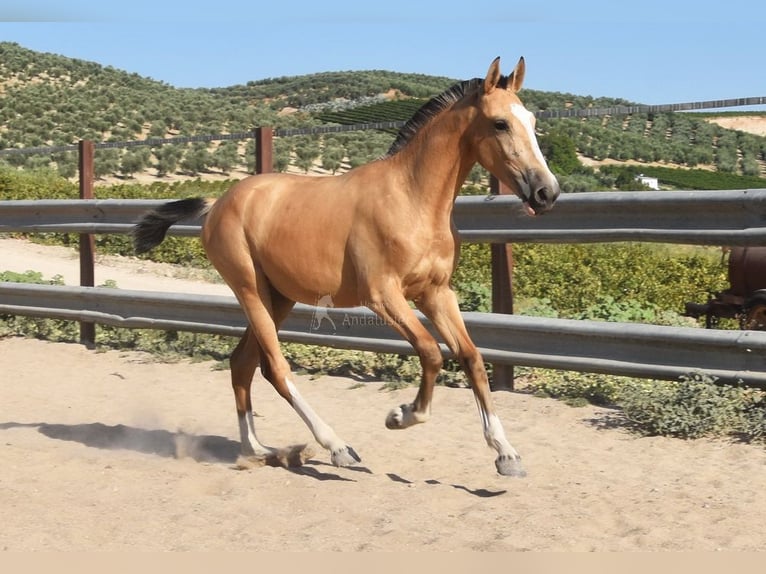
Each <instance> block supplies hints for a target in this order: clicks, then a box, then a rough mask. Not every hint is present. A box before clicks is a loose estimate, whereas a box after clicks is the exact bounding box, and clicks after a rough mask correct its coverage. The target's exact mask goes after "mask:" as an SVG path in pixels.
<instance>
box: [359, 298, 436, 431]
mask: <svg viewBox="0 0 766 574" xmlns="http://www.w3.org/2000/svg"><path fill="white" fill-rule="evenodd" d="M367 306H368V307H369V308H370V309H371V310H373V311H374V312H375V313H377V315H378V316H379V317H381V319H383V320H384V321H385V323H386V324H387V325H389V326H390V327H392V328H393V329H394V330H395V331H397V332H398V333H399V334H400V335H402V337H404V338H405V339H406V340H407V341H408V342H409V343H410V344H411V345H412V346H413V348H414V349H415V351H416V352H417V354H418V357H419V358H420V365H421V368H422V369H423V374H422V377H421V381H420V388H419V389H418V394H417V396H416V397H415V400H414V401H413V402H412V403H409V404H403V405H399V406H398V407H395V408H394V409H392V410H391V411H390V412H389V413H388V416H387V417H386V427H388V428H389V429H405V428H408V427H411V426H412V425H415V424H419V423H424V422H426V421H427V420H428V419H429V418H430V417H431V398H432V397H433V390H434V384H435V383H436V377H437V376H438V374H439V371H440V370H441V367H442V363H443V357H442V354H441V349H440V348H439V344H438V343H437V341H436V339H434V337H433V336H432V335H431V333H429V332H428V329H426V328H425V327H424V326H423V325H422V323H421V322H420V321H419V320H418V318H417V316H416V315H415V313H414V312H413V310H412V308H411V307H410V306H409V304H408V303H407V300H406V299H405V298H404V296H403V295H402V294H401V292H398V291H394V290H392V292H390V293H388V294H387V295H386V296H380V297H376V298H374V299H373V301H372V302H370V303H368V304H367Z"/></svg>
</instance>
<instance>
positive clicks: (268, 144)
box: [255, 127, 274, 173]
mask: <svg viewBox="0 0 766 574" xmlns="http://www.w3.org/2000/svg"><path fill="white" fill-rule="evenodd" d="M273 151H274V129H273V128H271V127H260V128H255V173H271V172H272V171H274V160H273V157H274V155H273Z"/></svg>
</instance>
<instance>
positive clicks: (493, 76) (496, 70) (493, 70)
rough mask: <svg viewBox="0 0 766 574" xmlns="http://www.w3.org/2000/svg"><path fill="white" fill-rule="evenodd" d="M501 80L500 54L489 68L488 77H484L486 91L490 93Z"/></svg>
mask: <svg viewBox="0 0 766 574" xmlns="http://www.w3.org/2000/svg"><path fill="white" fill-rule="evenodd" d="M499 81H500V56H498V57H497V58H495V59H494V60H492V63H491V64H490V65H489V70H487V77H486V78H484V93H485V94H488V93H490V92H491V91H492V90H494V89H495V87H496V86H497V83H498V82H499Z"/></svg>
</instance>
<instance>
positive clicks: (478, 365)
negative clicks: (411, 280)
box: [417, 287, 526, 476]
mask: <svg viewBox="0 0 766 574" xmlns="http://www.w3.org/2000/svg"><path fill="white" fill-rule="evenodd" d="M417 304H418V308H419V309H420V310H421V311H422V312H423V313H424V314H425V315H426V316H427V317H428V318H429V319H430V320H431V322H432V323H433V324H434V326H435V327H436V329H437V330H438V331H439V334H440V335H441V336H442V338H443V339H444V342H445V343H446V344H447V346H448V347H449V348H450V350H451V351H452V352H453V353H454V354H455V356H456V357H457V359H458V361H459V363H460V366H461V367H462V368H463V371H464V372H465V373H466V375H467V377H468V380H469V382H470V385H471V389H472V390H473V393H474V398H475V399H476V404H477V406H478V407H479V414H480V416H481V422H482V428H483V430H484V438H485V440H486V441H487V444H488V445H489V446H490V447H492V448H493V449H495V451H497V459H496V460H495V467H496V468H497V471H498V472H499V473H500V474H503V475H507V476H525V475H526V472H525V471H524V469H523V467H522V466H521V457H520V456H519V453H518V452H516V449H514V448H513V446H511V443H510V442H508V439H507V438H506V436H505V430H504V429H503V425H502V423H501V422H500V418H499V417H498V416H497V414H496V413H495V408H494V405H493V402H492V395H491V393H490V389H489V380H488V378H487V371H486V369H485V368H484V360H483V359H482V356H481V353H479V351H478V349H477V348H476V345H474V343H473V341H472V340H471V337H470V336H469V334H468V330H467V329H466V327H465V322H464V321H463V316H462V315H461V314H460V308H459V307H458V303H457V296H456V295H455V293H454V291H452V289H450V288H448V287H440V288H436V289H434V290H433V291H431V292H429V293H427V294H426V295H425V296H424V297H423V298H422V299H420V300H419V301H418V302H417Z"/></svg>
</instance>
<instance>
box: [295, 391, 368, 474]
mask: <svg viewBox="0 0 766 574" xmlns="http://www.w3.org/2000/svg"><path fill="white" fill-rule="evenodd" d="M285 383H286V384H287V389H288V390H289V391H290V396H291V397H292V404H293V408H294V409H295V411H296V412H297V413H298V414H299V415H300V417H301V418H302V419H303V422H305V423H306V425H307V426H308V427H309V429H311V432H312V433H313V434H314V438H315V439H316V441H317V442H318V443H319V444H321V445H322V446H323V447H324V448H326V449H327V450H329V451H330V453H331V455H332V462H333V464H334V465H335V466H349V465H352V464H355V463H357V462H360V460H361V459H360V458H359V455H358V454H356V452H355V451H354V449H353V448H351V447H350V446H348V445H347V444H346V443H345V442H343V441H342V440H341V439H340V438H338V435H336V434H335V431H334V430H332V428H331V427H330V425H328V424H327V423H326V422H324V421H323V420H322V419H321V418H319V415H317V414H316V413H315V412H314V409H312V408H311V406H309V404H308V403H307V402H306V400H305V399H304V398H303V397H302V396H301V394H300V393H299V392H298V389H297V388H295V385H294V384H293V382H292V381H291V380H290V379H286V380H285Z"/></svg>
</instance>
